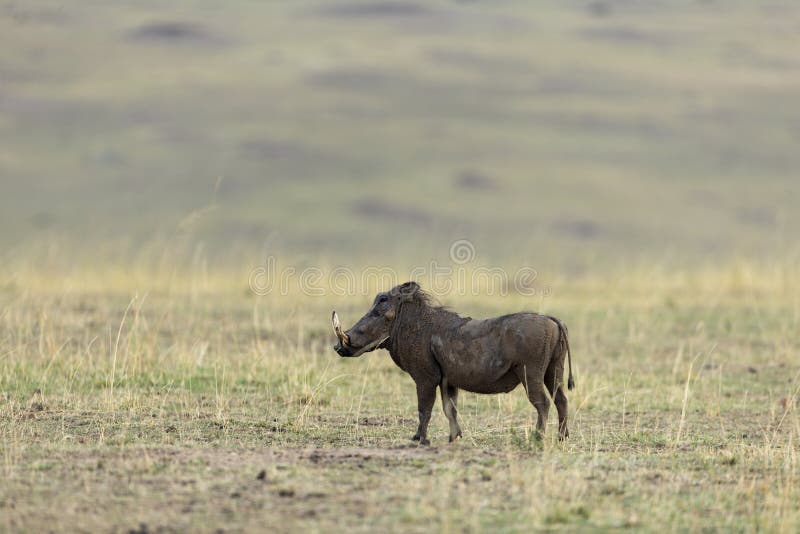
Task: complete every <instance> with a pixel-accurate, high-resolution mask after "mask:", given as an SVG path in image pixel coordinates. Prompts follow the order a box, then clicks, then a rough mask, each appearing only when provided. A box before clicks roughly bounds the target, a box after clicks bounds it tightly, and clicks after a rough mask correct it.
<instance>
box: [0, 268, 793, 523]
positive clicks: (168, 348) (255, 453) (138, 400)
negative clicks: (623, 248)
mask: <svg viewBox="0 0 800 534" xmlns="http://www.w3.org/2000/svg"><path fill="white" fill-rule="evenodd" d="M794 265H795V264H794V263H792V262H786V263H784V264H777V265H772V266H767V265H754V264H747V263H739V264H731V265H729V266H725V267H718V268H709V269H704V270H703V269H695V270H684V271H677V272H669V273H668V272H664V271H661V270H659V269H652V270H643V269H642V270H639V271H636V272H627V273H625V275H624V276H622V275H621V276H616V277H615V276H606V277H602V278H601V277H596V278H591V277H588V276H586V277H583V278H580V279H575V280H557V279H554V280H553V281H552V282H553V284H552V289H553V291H552V293H551V294H550V296H548V297H547V298H541V299H534V300H531V299H529V298H526V297H522V296H519V295H515V294H511V295H508V296H505V297H498V296H495V297H491V296H486V295H484V296H480V295H477V296H471V297H468V296H461V297H459V296H442V297H441V300H442V301H443V302H444V303H446V304H448V305H452V306H453V307H454V308H455V309H457V310H459V311H462V312H463V313H465V314H468V315H472V316H484V315H494V314H499V313H503V312H506V311H513V310H518V309H533V310H534V311H543V312H547V313H552V314H555V315H558V316H559V317H561V318H563V319H564V320H565V321H566V322H567V324H568V325H569V327H570V332H571V337H572V347H573V351H574V364H575V370H576V379H577V384H578V385H577V389H576V390H574V391H573V392H571V393H570V395H569V399H570V418H571V421H570V424H571V429H570V430H571V437H570V439H569V440H568V441H566V442H563V443H562V442H559V441H557V439H556V437H555V435H556V432H555V414H554V410H551V417H550V426H549V429H548V432H547V434H546V436H545V437H544V439H541V440H540V439H537V438H536V436H535V433H534V432H533V428H534V425H535V412H534V410H533V409H532V408H531V406H530V405H529V404H528V402H527V400H526V399H525V395H524V394H523V392H522V390H521V389H518V390H515V391H514V392H512V393H510V394H508V395H499V396H479V395H473V394H469V393H464V394H462V396H461V397H460V407H459V408H460V410H459V412H460V421H461V425H462V427H463V429H464V439H461V440H459V441H457V442H455V443H453V444H448V443H447V424H446V420H445V418H444V416H443V414H441V413H439V412H440V406H439V405H438V404H437V408H436V411H435V413H434V418H433V420H432V427H431V431H432V436H431V439H432V446H431V447H418V446H417V445H416V444H413V443H412V442H410V441H409V438H410V436H411V434H412V433H413V431H414V427H415V424H416V399H415V395H414V388H413V385H412V382H411V380H410V379H409V378H408V377H407V376H406V375H405V374H404V373H403V372H402V371H400V370H399V369H397V368H396V367H395V366H394V364H393V363H392V362H391V360H390V359H389V357H388V355H387V354H386V353H385V352H383V351H377V352H375V353H371V354H369V355H366V356H364V357H362V358H359V359H356V360H352V361H351V360H344V359H340V358H338V357H337V356H336V355H335V354H334V353H333V351H332V350H331V349H330V346H331V345H332V343H333V339H332V337H333V336H332V333H331V332H329V323H328V319H329V312H330V308H331V307H333V306H334V305H335V306H337V309H338V310H339V312H340V314H341V315H342V318H343V321H345V322H346V323H348V324H349V323H350V322H351V321H353V320H355V319H356V318H357V316H359V315H360V314H361V313H363V311H364V310H365V309H366V307H367V304H368V297H366V296H354V297H349V298H345V297H334V296H329V297H309V296H305V295H303V294H301V293H297V294H292V295H288V296H279V295H268V296H264V297H256V296H254V295H252V294H251V293H249V292H248V291H247V284H246V278H244V277H241V276H227V275H226V276H223V275H219V276H215V275H208V274H207V273H205V274H203V276H199V275H198V276H187V277H183V278H181V280H180V283H171V284H168V283H161V282H163V280H161V279H160V278H159V277H158V276H160V275H154V277H150V278H148V276H146V273H140V276H139V277H137V276H134V275H133V274H131V275H130V276H127V277H125V276H119V275H114V276H112V275H109V274H108V273H106V274H105V275H104V274H103V273H97V274H96V275H88V274H86V273H84V274H82V275H80V274H72V275H65V276H63V277H61V278H58V279H51V280H50V282H49V283H45V282H44V280H47V278H46V277H40V278H37V277H36V276H34V275H33V273H32V272H31V271H24V272H17V273H5V274H4V275H3V278H2V280H1V281H2V284H0V285H2V288H3V289H2V293H0V295H1V296H0V298H1V299H2V302H1V303H2V306H1V307H0V391H1V392H2V393H0V448H1V450H2V453H0V461H2V465H0V470H2V474H3V476H2V483H1V484H0V530H8V531H49V530H52V531H80V530H84V531H119V532H127V531H130V530H133V531H137V530H138V531H142V530H143V529H145V530H148V531H184V530H197V531H216V530H224V531H254V530H263V529H267V528H270V529H274V530H278V531H291V530H301V529H302V530H310V531H328V530H331V529H333V528H347V529H348V530H355V531H367V530H373V529H379V530H403V531H422V530H427V531H430V530H442V531H465V530H466V531H479V530H498V531H508V532H515V531H528V530H530V529H531V528H540V529H568V530H575V529H585V528H597V529H607V528H625V527H630V528H632V529H637V530H640V529H641V530H649V531H652V530H665V529H667V530H725V531H744V532H750V531H762V530H766V531H783V532H794V531H797V529H798V528H799V527H800V505H798V502H800V489H798V488H800V485H799V484H800V472H799V469H800V465H799V462H798V460H799V459H800V456H799V454H798V453H800V417H798V412H797V409H796V406H797V400H798V390H799V389H800V362H799V361H798V359H797V349H798V341H797V332H798V326H800V295H798V292H797V290H796V288H797V287H798V275H799V273H798V271H797V270H796V266H794ZM133 280H140V282H133ZM141 280H150V282H149V283H146V282H141ZM231 280H235V281H234V282H231ZM167 287H168V288H170V289H163V288H167Z"/></svg>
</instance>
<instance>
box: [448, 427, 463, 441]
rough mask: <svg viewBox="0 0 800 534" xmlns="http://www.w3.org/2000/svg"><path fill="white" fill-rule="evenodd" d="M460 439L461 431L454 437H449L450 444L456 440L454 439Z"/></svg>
mask: <svg viewBox="0 0 800 534" xmlns="http://www.w3.org/2000/svg"><path fill="white" fill-rule="evenodd" d="M460 437H461V430H459V431H458V432H457V433H456V435H455V436H450V443H453V442H454V441H455V440H456V438H460Z"/></svg>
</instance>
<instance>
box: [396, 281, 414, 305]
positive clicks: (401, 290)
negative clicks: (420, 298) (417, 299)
mask: <svg viewBox="0 0 800 534" xmlns="http://www.w3.org/2000/svg"><path fill="white" fill-rule="evenodd" d="M417 291H419V284H418V283H416V282H406V283H405V284H400V285H399V286H397V294H398V295H400V298H401V300H404V301H406V300H411V299H412V298H413V297H414V293H416V292H417Z"/></svg>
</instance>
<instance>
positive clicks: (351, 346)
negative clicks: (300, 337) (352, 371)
mask: <svg viewBox="0 0 800 534" xmlns="http://www.w3.org/2000/svg"><path fill="white" fill-rule="evenodd" d="M418 290H419V284H417V283H416V282H406V283H405V284H401V285H399V286H395V287H393V288H392V289H390V290H389V291H386V292H383V293H378V294H377V295H376V296H375V300H374V301H372V306H371V307H370V309H369V311H368V312H367V314H366V315H365V316H364V317H362V318H361V319H359V320H358V322H357V323H356V324H355V325H354V326H353V328H351V329H350V330H348V331H347V332H345V331H343V330H342V325H341V324H340V323H339V316H338V315H336V312H335V311H334V312H333V316H332V318H331V319H332V321H333V331H334V333H336V337H338V338H339V342H338V343H337V344H336V345H335V346H334V347H333V350H335V351H336V352H337V353H338V354H339V356H344V357H349V358H354V357H356V356H361V355H362V354H364V353H365V352H370V351H372V350H375V349H378V348H386V347H388V346H389V334H390V333H391V331H392V325H393V324H394V320H395V318H396V317H397V314H398V313H399V311H400V306H401V304H403V302H407V301H409V300H411V299H412V298H413V297H414V293H416V292H417V291H418Z"/></svg>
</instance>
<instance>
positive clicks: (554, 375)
mask: <svg viewBox="0 0 800 534" xmlns="http://www.w3.org/2000/svg"><path fill="white" fill-rule="evenodd" d="M563 377H564V362H563V358H562V361H561V365H557V364H555V363H554V362H551V363H550V367H549V368H548V369H547V372H546V373H545V375H544V385H545V386H547V391H549V392H550V396H551V397H553V402H554V403H555V405H556V410H557V411H558V439H566V438H568V437H569V429H568V428H567V396H566V395H565V394H564V383H563Z"/></svg>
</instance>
